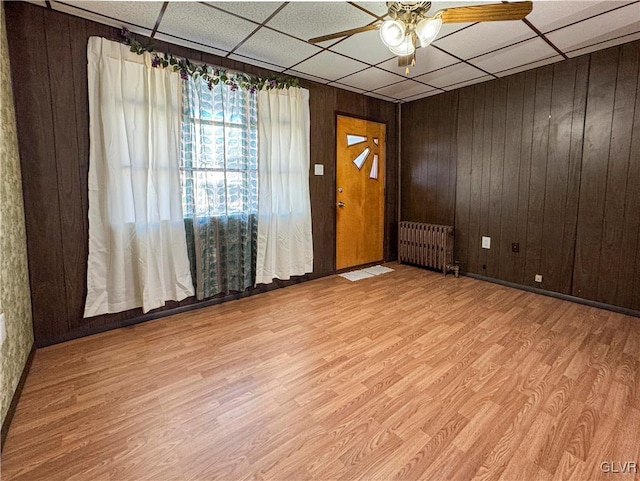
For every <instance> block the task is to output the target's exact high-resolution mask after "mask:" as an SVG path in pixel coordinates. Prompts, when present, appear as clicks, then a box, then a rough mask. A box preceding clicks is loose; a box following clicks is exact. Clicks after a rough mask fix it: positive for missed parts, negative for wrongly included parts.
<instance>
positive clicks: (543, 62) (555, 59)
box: [493, 55, 563, 77]
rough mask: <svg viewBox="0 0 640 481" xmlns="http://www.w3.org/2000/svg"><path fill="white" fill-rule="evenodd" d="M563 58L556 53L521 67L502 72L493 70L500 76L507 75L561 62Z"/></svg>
mask: <svg viewBox="0 0 640 481" xmlns="http://www.w3.org/2000/svg"><path fill="white" fill-rule="evenodd" d="M562 60H563V58H562V57H561V56H560V55H554V56H552V57H549V58H543V59H541V60H537V61H535V62H531V63H527V64H524V65H520V66H519V67H515V68H508V69H506V70H502V71H500V72H493V73H494V74H495V75H497V76H498V77H506V76H507V75H513V74H514V73H518V72H524V71H525V70H531V69H532V68H538V67H542V66H543V65H549V64H550V63H555V62H560V61H562Z"/></svg>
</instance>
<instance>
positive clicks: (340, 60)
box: [295, 51, 367, 80]
mask: <svg viewBox="0 0 640 481" xmlns="http://www.w3.org/2000/svg"><path fill="white" fill-rule="evenodd" d="M366 67H367V65H366V64H364V63H362V62H357V61H355V60H351V59H348V58H346V57H343V56H342V55H338V54H337V53H333V52H326V51H325V52H322V53H320V54H318V55H316V56H315V57H311V58H310V59H308V60H305V61H304V62H302V63H301V64H298V65H296V66H295V69H296V70H298V71H300V72H304V73H308V74H311V75H315V76H317V77H321V78H326V79H329V80H338V79H339V78H341V77H345V76H347V75H350V74H352V73H354V72H357V71H358V70H362V69H364V68H366Z"/></svg>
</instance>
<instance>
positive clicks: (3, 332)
mask: <svg viewBox="0 0 640 481" xmlns="http://www.w3.org/2000/svg"><path fill="white" fill-rule="evenodd" d="M6 338H7V326H6V325H5V323H4V314H0V346H2V345H3V344H4V340H5V339H6Z"/></svg>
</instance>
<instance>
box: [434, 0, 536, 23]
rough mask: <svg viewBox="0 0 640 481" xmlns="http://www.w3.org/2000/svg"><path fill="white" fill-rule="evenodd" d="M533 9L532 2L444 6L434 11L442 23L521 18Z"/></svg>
mask: <svg viewBox="0 0 640 481" xmlns="http://www.w3.org/2000/svg"><path fill="white" fill-rule="evenodd" d="M532 9H533V2H515V3H491V4H489V5H472V6H469V7H454V8H445V9H444V10H440V11H439V12H437V13H436V16H439V17H440V18H442V22H443V23H466V22H496V21H501V20H522V19H523V18H524V17H526V16H527V15H528V14H529V13H530V12H531V10H532Z"/></svg>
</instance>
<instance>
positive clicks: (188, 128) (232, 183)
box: [181, 79, 258, 217]
mask: <svg viewBox="0 0 640 481" xmlns="http://www.w3.org/2000/svg"><path fill="white" fill-rule="evenodd" d="M256 103H257V100H256V97H255V95H250V94H249V93H248V92H246V91H244V90H238V91H235V92H234V91H232V90H231V89H230V88H229V87H227V86H222V85H218V86H215V88H214V89H213V91H209V90H208V88H207V86H206V84H205V83H204V82H203V81H201V80H196V81H194V80H193V79H190V80H189V81H188V82H183V104H184V106H183V123H182V131H181V134H182V142H181V177H182V198H183V207H184V214H185V216H187V217H192V216H197V217H208V216H225V215H238V214H253V213H257V198H258V196H257V192H258V172H257V169H258V128H257V107H256Z"/></svg>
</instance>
